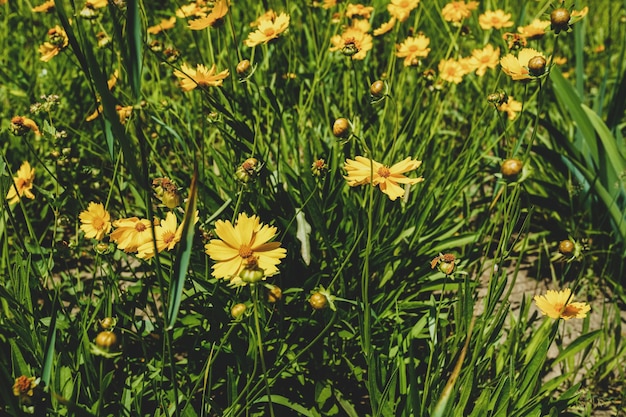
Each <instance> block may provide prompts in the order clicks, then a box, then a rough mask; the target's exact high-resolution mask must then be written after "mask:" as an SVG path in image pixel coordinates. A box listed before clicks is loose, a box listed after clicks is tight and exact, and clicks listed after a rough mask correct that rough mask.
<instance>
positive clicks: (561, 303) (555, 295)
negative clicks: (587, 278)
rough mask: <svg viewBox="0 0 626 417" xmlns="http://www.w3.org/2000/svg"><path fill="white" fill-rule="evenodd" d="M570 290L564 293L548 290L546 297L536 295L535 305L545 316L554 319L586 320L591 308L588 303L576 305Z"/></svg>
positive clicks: (567, 289) (565, 290)
mask: <svg viewBox="0 0 626 417" xmlns="http://www.w3.org/2000/svg"><path fill="white" fill-rule="evenodd" d="M571 294H572V291H571V290H570V289H569V288H566V289H564V290H563V291H554V290H548V291H547V292H546V295H535V298H534V300H535V304H537V307H538V308H539V310H541V313H542V314H543V315H547V316H548V317H550V318H553V319H559V318H561V319H564V320H569V319H572V318H577V319H584V318H585V317H587V313H588V312H589V310H591V307H590V306H589V304H587V303H574V302H572V300H573V299H574V298H573V297H571Z"/></svg>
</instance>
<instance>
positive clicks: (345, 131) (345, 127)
mask: <svg viewBox="0 0 626 417" xmlns="http://www.w3.org/2000/svg"><path fill="white" fill-rule="evenodd" d="M351 130H352V129H351V128H350V122H349V121H348V119H346V118H344V117H340V118H339V119H337V120H335V123H333V135H335V137H337V138H341V139H345V138H347V137H348V136H350V133H351V132H350V131H351Z"/></svg>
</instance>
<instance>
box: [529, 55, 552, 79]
mask: <svg viewBox="0 0 626 417" xmlns="http://www.w3.org/2000/svg"><path fill="white" fill-rule="evenodd" d="M546 64H547V62H546V59H545V58H544V57H542V56H541V55H538V56H535V57H532V58H530V60H529V61H528V72H529V73H530V75H533V76H535V77H538V76H540V75H542V74H543V73H544V72H546Z"/></svg>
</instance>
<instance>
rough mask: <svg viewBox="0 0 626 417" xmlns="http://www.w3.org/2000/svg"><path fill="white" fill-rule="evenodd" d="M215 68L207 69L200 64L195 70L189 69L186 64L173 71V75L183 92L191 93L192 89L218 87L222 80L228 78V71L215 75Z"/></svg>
mask: <svg viewBox="0 0 626 417" xmlns="http://www.w3.org/2000/svg"><path fill="white" fill-rule="evenodd" d="M216 68H217V67H216V66H215V64H213V66H212V67H211V69H207V67H205V66H204V65H202V64H198V65H197V66H196V69H195V70H194V69H193V68H191V67H189V66H188V65H187V64H182V65H181V66H180V70H175V71H174V75H175V76H177V77H178V78H180V79H181V80H180V86H181V88H182V89H183V91H191V90H193V89H194V88H196V87H198V86H201V87H219V86H221V85H222V83H223V81H224V79H225V78H226V77H228V74H229V73H228V70H224V71H222V72H220V73H217V74H216V71H217V69H216Z"/></svg>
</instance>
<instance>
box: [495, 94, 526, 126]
mask: <svg viewBox="0 0 626 417" xmlns="http://www.w3.org/2000/svg"><path fill="white" fill-rule="evenodd" d="M498 110H499V111H501V112H506V114H507V117H508V118H509V120H515V118H516V117H517V113H519V112H521V111H522V102H521V101H517V100H515V99H513V96H509V97H508V99H507V100H506V101H504V102H502V103H501V104H500V105H498Z"/></svg>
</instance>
